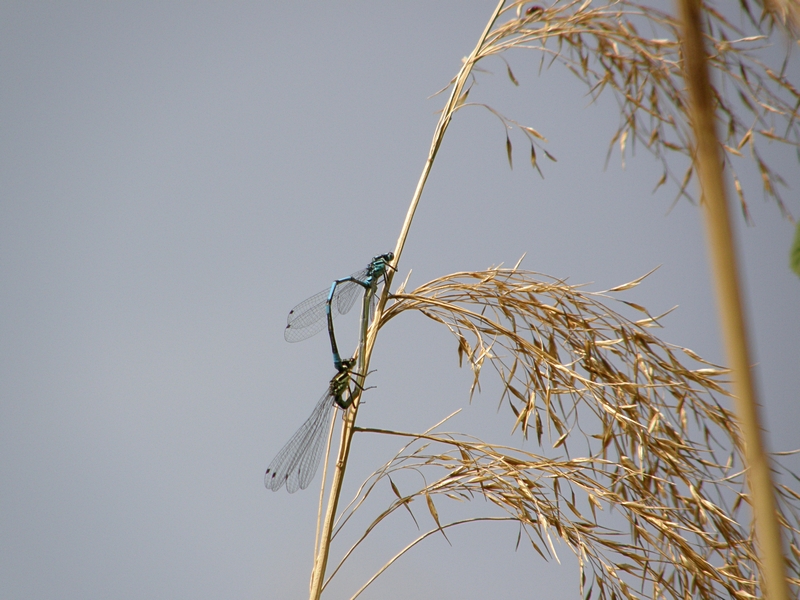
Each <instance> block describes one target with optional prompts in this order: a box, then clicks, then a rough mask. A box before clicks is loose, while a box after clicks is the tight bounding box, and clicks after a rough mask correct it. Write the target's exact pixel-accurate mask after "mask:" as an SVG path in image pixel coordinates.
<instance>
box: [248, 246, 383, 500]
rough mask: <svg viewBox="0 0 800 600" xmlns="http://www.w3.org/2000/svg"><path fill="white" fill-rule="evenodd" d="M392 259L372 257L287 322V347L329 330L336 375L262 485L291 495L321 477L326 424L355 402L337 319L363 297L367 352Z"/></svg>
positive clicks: (301, 306) (304, 304)
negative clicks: (338, 337)
mask: <svg viewBox="0 0 800 600" xmlns="http://www.w3.org/2000/svg"><path fill="white" fill-rule="evenodd" d="M393 259H394V254H393V253H392V252H388V253H386V254H381V255H379V256H376V257H374V258H373V259H372V260H371V261H370V263H369V264H368V265H367V266H366V268H364V269H362V270H360V271H357V272H356V273H353V274H352V275H350V276H349V277H343V278H342V279H336V280H335V281H334V282H333V283H332V284H331V286H330V288H329V289H325V290H322V291H321V292H319V293H317V294H314V295H313V296H311V297H310V298H308V299H306V300H304V301H303V302H301V303H300V304H298V305H297V306H295V307H294V308H293V309H292V310H291V311H289V317H288V318H287V324H286V329H285V331H284V337H285V338H286V341H288V342H299V341H301V340H305V339H308V338H310V337H311V336H313V335H315V334H317V333H319V332H320V331H322V329H324V328H325V325H326V323H327V325H328V336H329V337H330V342H331V353H332V355H333V366H334V367H335V368H336V370H337V373H336V375H334V377H333V379H331V381H330V383H329V384H328V389H327V390H325V393H324V394H323V395H322V397H321V398H320V399H319V401H318V402H317V405H316V407H315V408H314V411H313V412H312V413H311V416H310V417H308V419H306V422H305V423H303V425H302V426H301V427H300V429H298V430H297V432H295V434H294V435H293V436H292V437H291V439H290V440H289V441H288V442H287V443H286V445H285V446H284V447H283V448H282V449H281V451H280V452H279V453H278V455H277V456H276V457H275V458H274V459H273V461H272V462H271V463H270V465H269V467H267V472H266V473H265V474H264V485H266V486H267V488H269V489H271V490H273V491H277V490H279V489H280V488H281V487H282V486H283V484H284V483H285V484H286V489H287V490H288V491H289V492H295V491H297V490H298V489H305V488H306V487H308V484H309V483H311V480H312V479H313V478H314V474H315V473H316V472H317V467H318V466H319V462H320V459H321V458H322V448H323V440H324V439H325V429H326V428H325V424H326V423H327V422H328V421H330V414H331V411H332V410H333V407H334V406H338V407H339V408H342V409H347V408H348V407H349V406H350V404H351V403H352V402H353V388H352V386H351V383H352V384H353V385H355V382H353V380H352V375H353V372H352V367H353V365H354V360H353V359H352V358H350V359H342V358H341V356H340V355H339V349H338V347H337V345H336V335H335V333H334V329H333V318H334V317H335V316H337V315H344V314H347V313H348V312H349V311H350V309H351V308H352V307H353V305H354V304H355V301H356V298H357V297H358V292H359V291H362V290H363V292H364V296H363V305H362V309H361V320H360V324H361V333H360V341H361V348H362V351H363V345H364V340H365V336H366V332H367V328H368V325H369V322H370V320H371V318H372V313H373V309H374V305H375V300H376V297H377V293H376V292H377V289H378V284H379V282H380V281H381V280H382V279H385V275H386V269H387V268H388V267H389V262H391V261H392V260H393Z"/></svg>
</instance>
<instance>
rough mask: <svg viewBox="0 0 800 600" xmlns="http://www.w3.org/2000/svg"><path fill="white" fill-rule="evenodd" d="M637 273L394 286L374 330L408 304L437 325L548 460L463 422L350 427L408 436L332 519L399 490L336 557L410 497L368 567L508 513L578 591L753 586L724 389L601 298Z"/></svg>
mask: <svg viewBox="0 0 800 600" xmlns="http://www.w3.org/2000/svg"><path fill="white" fill-rule="evenodd" d="M639 281H640V280H637V281H634V282H631V283H629V284H626V285H622V286H618V287H616V288H614V289H612V290H608V291H607V292H603V293H590V292H585V291H582V290H581V289H580V288H579V287H578V286H570V285H566V284H565V283H563V282H561V281H557V280H552V279H550V280H543V279H542V278H541V276H538V275H537V274H535V273H531V272H528V271H522V270H519V269H516V268H515V269H499V268H496V269H489V270H486V271H479V272H469V273H456V274H454V275H449V276H447V277H442V278H439V279H436V280H434V281H431V282H430V283H427V284H425V285H423V286H421V287H419V288H417V289H416V290H414V291H413V292H410V293H403V292H399V293H396V294H394V295H393V296H392V298H393V300H394V302H393V303H392V304H391V306H390V307H389V308H388V309H387V310H386V312H385V313H384V315H383V318H382V321H381V323H380V326H383V325H385V324H386V323H388V322H389V321H390V320H392V319H394V318H395V317H398V316H400V314H401V313H403V312H405V311H407V310H418V311H420V312H421V313H422V314H424V315H425V316H427V317H428V318H430V319H432V320H433V321H435V322H437V323H440V324H442V325H444V326H445V327H447V329H448V330H449V331H450V332H451V333H452V334H453V336H454V337H455V338H456V340H457V348H458V354H459V357H460V358H462V359H465V360H466V361H467V363H468V364H469V366H470V367H471V369H472V373H473V383H472V390H475V389H476V388H477V387H478V386H479V384H480V381H481V377H482V375H483V373H484V368H485V367H486V366H488V365H490V366H491V367H493V369H494V371H495V372H496V373H497V374H498V375H499V377H500V380H501V381H502V384H503V388H502V389H503V391H502V393H501V397H500V402H501V403H504V404H506V405H508V407H509V408H510V409H511V413H510V415H509V416H512V418H513V427H514V428H517V427H518V428H519V429H521V431H522V433H523V434H524V435H526V436H527V435H532V436H533V437H535V438H536V439H537V440H538V442H539V444H540V446H541V443H542V440H543V437H547V439H549V440H550V441H551V442H552V443H551V444H549V445H550V446H552V448H553V449H554V451H555V453H556V454H558V456H548V455H547V454H548V453H549V451H547V450H545V453H544V454H543V455H538V454H533V453H530V452H525V451H522V450H520V449H519V448H514V447H509V446H501V445H496V444H491V443H486V442H483V441H480V440H477V439H475V438H472V437H470V436H466V435H463V434H452V433H439V432H437V431H435V430H434V431H427V432H425V433H422V434H415V433H405V432H399V431H392V430H390V429H374V428H370V429H367V428H360V427H356V428H355V430H356V431H359V432H370V433H379V434H384V435H395V436H401V437H404V438H407V445H406V446H405V447H404V448H403V450H401V452H400V453H398V454H397V455H396V456H395V457H394V458H393V459H391V460H390V461H389V462H387V463H386V465H385V466H384V467H383V468H382V469H380V470H379V471H377V472H376V473H374V474H373V476H372V477H371V478H370V479H369V480H368V481H367V482H366V483H365V484H364V485H363V486H362V488H361V489H360V490H359V492H358V494H357V496H356V498H354V499H353V501H352V502H351V503H350V505H349V506H348V508H347V509H346V510H345V512H344V514H343V515H342V517H340V527H341V526H343V525H344V524H345V523H347V521H348V520H349V519H350V517H351V516H352V514H353V513H354V512H355V511H356V510H359V509H361V508H363V507H364V503H365V501H366V499H367V498H368V496H369V495H370V494H371V493H372V492H373V490H374V489H375V487H376V485H377V484H378V483H379V482H382V481H386V482H387V483H389V485H390V486H391V489H392V490H393V492H394V494H395V495H396V497H397V499H396V501H394V502H393V503H392V504H391V505H390V506H389V507H387V508H386V509H385V510H383V511H382V512H381V513H380V514H379V516H378V517H377V518H375V519H374V521H373V522H372V523H371V524H370V525H369V526H368V527H367V529H366V531H365V533H364V534H363V536H362V537H361V539H359V540H358V541H357V542H356V544H355V545H354V546H353V548H351V549H350V550H349V551H347V552H346V553H345V556H344V559H343V560H342V562H344V560H346V559H347V558H348V557H349V556H350V555H351V553H352V552H353V551H354V550H355V548H356V547H358V546H359V545H360V544H361V543H362V542H363V541H364V540H365V539H366V537H367V536H368V535H369V533H371V532H372V531H373V530H374V529H375V528H376V527H377V526H378V525H379V524H380V523H381V522H382V521H383V520H384V519H385V518H386V517H387V516H389V515H390V514H392V513H393V512H394V511H396V510H397V509H399V508H403V509H405V510H408V511H411V509H412V505H413V503H414V502H415V501H416V500H420V501H424V504H425V506H426V510H427V511H428V512H429V513H430V515H431V516H432V518H433V520H434V522H435V527H434V528H433V529H431V530H430V531H427V532H425V533H424V534H422V535H421V536H419V537H418V538H417V540H415V541H414V542H412V543H411V544H409V545H408V546H407V547H406V548H405V549H403V550H402V551H401V552H400V553H399V554H398V555H397V556H395V557H394V558H393V559H391V560H390V561H389V562H388V563H387V564H386V565H385V566H384V567H383V568H382V569H381V570H380V571H379V572H378V573H376V574H375V577H377V576H378V575H379V574H380V573H381V572H382V571H383V570H384V569H385V568H387V567H388V566H390V565H391V564H392V563H393V562H394V561H395V560H396V559H397V558H398V557H399V556H401V555H402V554H403V553H405V552H406V551H407V550H408V549H410V548H411V547H413V546H414V545H415V544H416V543H418V542H419V541H422V540H423V539H425V538H427V537H429V536H430V535H433V534H436V533H437V532H440V531H441V532H445V531H446V530H447V529H448V528H450V527H453V526H457V525H460V524H463V523H467V522H473V521H480V520H495V521H496V520H500V521H502V520H513V521H515V522H517V523H519V525H520V528H521V529H520V531H521V534H524V535H525V537H526V539H527V541H528V542H529V543H530V544H531V545H532V546H533V548H535V549H536V551H537V552H538V553H539V554H540V555H541V556H542V557H543V558H546V559H547V558H549V557H550V556H551V555H552V554H554V553H555V547H554V544H553V538H559V539H561V540H562V541H563V542H565V544H566V545H567V546H568V547H569V548H570V549H571V550H572V551H573V552H574V553H575V555H576V557H577V559H578V562H579V565H580V577H579V581H578V582H577V585H578V586H579V587H580V592H581V595H582V596H583V597H584V598H586V599H588V598H630V599H639V598H675V599H678V598H687V597H694V598H729V597H736V598H749V597H759V593H760V592H759V582H758V569H759V567H758V559H757V556H756V553H755V547H754V541H753V532H752V530H751V528H750V527H749V525H748V523H749V509H748V496H747V493H746V491H745V487H744V486H745V478H744V473H743V472H742V464H743V463H742V452H741V439H740V435H739V430H738V428H737V426H736V421H735V419H734V415H733V414H732V413H731V412H730V411H728V410H727V409H725V408H724V407H723V406H722V404H721V403H720V401H719V400H727V398H726V396H727V392H726V391H725V388H724V385H725V383H726V381H725V376H726V374H727V371H726V370H725V369H722V368H720V367H718V366H715V365H712V364H709V363H708V362H706V361H704V360H702V359H701V358H700V357H698V356H697V355H696V354H694V353H693V352H692V351H690V350H689V349H686V348H680V347H677V346H673V345H670V344H667V343H665V342H662V341H660V340H659V339H658V338H657V337H655V336H654V335H653V334H652V333H651V330H652V329H653V328H654V327H658V319H657V318H654V317H651V316H650V315H649V314H647V311H646V310H645V309H644V308H643V307H641V306H638V305H635V304H633V303H631V302H626V301H624V300H619V302H621V303H623V304H624V305H626V306H627V307H632V308H633V309H635V310H636V311H639V312H640V313H642V316H643V318H642V319H641V320H638V321H631V320H628V319H626V318H625V317H623V316H622V315H621V314H619V313H617V312H615V311H613V310H611V309H610V308H609V306H608V302H609V299H610V298H611V297H612V296H614V295H616V293H617V292H621V291H624V290H627V289H629V288H632V287H634V286H635V285H637V284H638V283H639ZM604 301H605V302H604ZM689 365H692V366H689ZM408 470H413V471H417V472H421V473H423V474H424V480H425V481H426V482H427V483H425V484H424V485H422V487H420V488H418V489H413V490H410V491H409V490H406V489H403V490H401V489H399V488H398V486H397V485H396V484H395V482H394V481H393V480H392V476H396V475H397V474H398V473H399V472H402V471H408ZM446 498H450V499H455V500H460V501H469V500H472V499H476V498H484V499H486V500H488V501H490V502H491V503H492V504H493V505H494V506H496V507H499V508H500V509H502V511H504V512H505V515H502V514H498V512H497V511H487V514H481V515H476V516H474V517H473V518H470V519H466V520H460V521H456V522H452V523H451V522H445V521H444V520H443V519H442V517H441V516H440V514H442V513H444V512H445V511H443V510H442V503H443V502H444V501H445V499H446ZM799 500H800V498H798V496H797V495H796V494H795V493H794V492H792V491H791V490H789V489H788V488H782V491H781V502H782V509H783V511H784V514H783V518H782V523H783V526H784V528H785V531H786V537H787V539H790V540H791V543H792V548H793V550H794V551H795V553H796V552H797V548H800V544H798V541H800V540H798V533H800V531H798V524H800V521H798V518H797V509H798V508H800V502H799ZM437 504H438V505H439V508H438V509H437ZM480 506H484V505H483V504H480ZM412 514H413V513H412ZM620 516H621V517H622V518H623V519H624V521H620V518H619V517H620ZM416 520H417V519H416V517H415V521H416ZM794 556H795V558H794V560H793V561H792V562H791V568H792V584H793V585H794V586H797V585H798V584H799V583H800V571H799V570H798V561H797V554H795V555H794ZM340 566H341V565H340ZM337 570H338V567H337ZM334 574H335V571H334ZM372 580H374V578H373V579H371V580H370V581H369V582H367V584H366V585H365V586H364V588H366V586H367V585H369V583H371V582H372ZM364 588H362V590H363V589H364ZM796 589H797V588H795V591H796ZM362 590H360V591H359V592H358V593H357V594H356V595H355V596H357V595H358V594H360V592H361V591H362ZM355 596H353V597H355Z"/></svg>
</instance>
